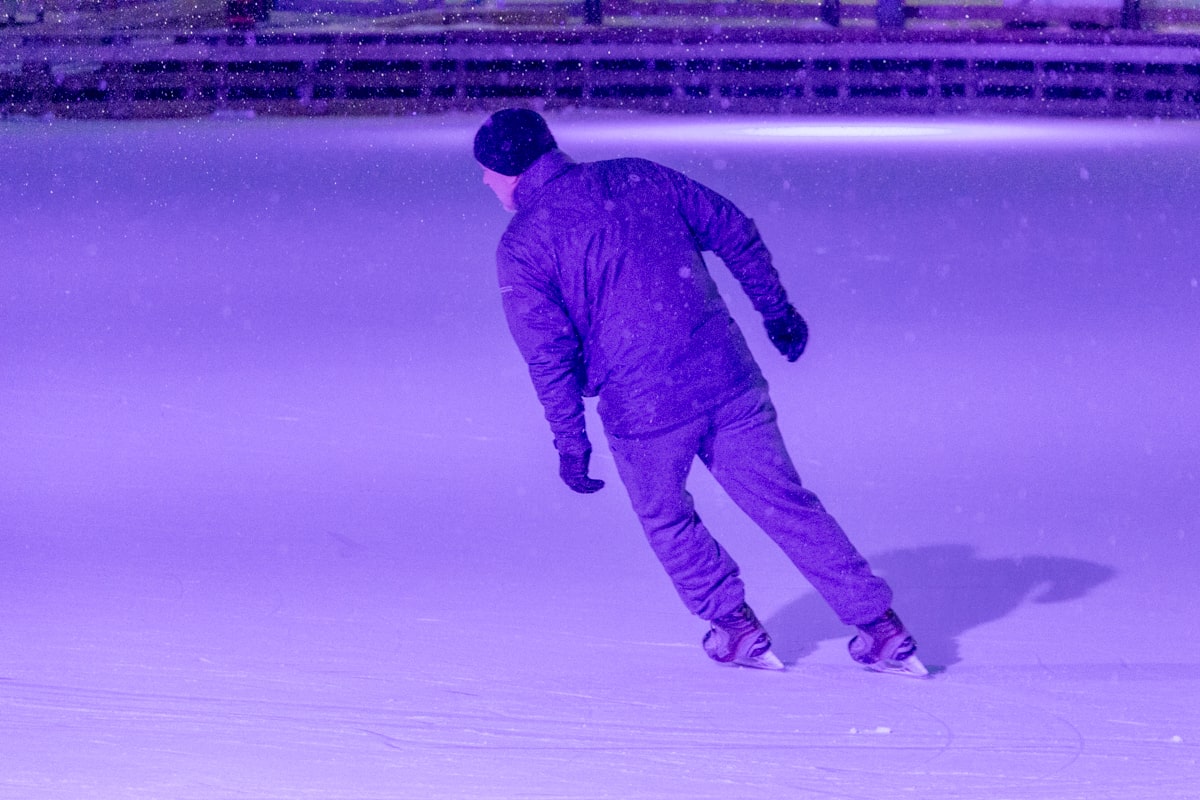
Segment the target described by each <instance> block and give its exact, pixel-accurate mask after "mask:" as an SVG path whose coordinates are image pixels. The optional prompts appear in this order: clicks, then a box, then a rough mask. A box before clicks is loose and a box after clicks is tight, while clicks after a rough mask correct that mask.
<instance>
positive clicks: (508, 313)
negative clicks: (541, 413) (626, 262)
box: [496, 237, 591, 455]
mask: <svg viewBox="0 0 1200 800" xmlns="http://www.w3.org/2000/svg"><path fill="white" fill-rule="evenodd" d="M496 266H497V275H498V277H499V281H500V297H501V302H502V304H503V306H504V316H505V318H506V319H507V320H508V329H509V331H510V332H511V333H512V337H513V340H514V341H515V342H516V344H517V349H518V350H520V351H521V356H522V357H523V358H524V359H525V362H526V363H527V364H528V365H529V377H530V378H531V379H532V380H533V388H534V390H535V391H536V392H537V396H538V399H539V400H540V401H541V403H542V408H543V409H545V412H546V421H547V422H549V423H550V430H551V431H552V432H553V434H554V447H555V449H557V450H558V452H559V453H563V454H570V455H580V454H582V453H583V452H584V451H585V450H588V449H590V447H591V445H590V444H589V442H588V437H587V431H586V427H585V422H584V416H583V378H582V376H583V374H584V361H583V347H582V344H581V343H580V340H579V334H578V332H577V331H576V329H575V326H574V324H573V323H572V322H571V319H570V317H569V316H568V315H567V311H566V307H565V305H564V303H563V299H562V293H561V290H560V288H559V286H558V282H557V280H556V279H555V277H554V276H555V270H554V266H553V264H549V263H546V260H545V259H544V258H531V257H529V256H528V255H527V254H526V253H523V252H522V248H520V247H518V246H516V245H514V244H513V243H512V242H511V241H509V240H508V239H507V237H506V238H505V239H502V240H501V242H500V247H499V250H498V251H497V254H496Z"/></svg>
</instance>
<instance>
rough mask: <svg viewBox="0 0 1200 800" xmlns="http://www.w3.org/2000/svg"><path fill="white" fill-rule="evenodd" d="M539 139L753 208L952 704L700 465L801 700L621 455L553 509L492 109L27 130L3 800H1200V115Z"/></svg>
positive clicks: (1, 462) (5, 353) (0, 300)
mask: <svg viewBox="0 0 1200 800" xmlns="http://www.w3.org/2000/svg"><path fill="white" fill-rule="evenodd" d="M550 121H551V124H552V125H553V126H554V128H555V132H556V134H557V135H558V138H559V141H560V143H561V144H562V146H563V147H564V149H566V150H567V151H568V152H570V153H571V154H572V155H574V156H575V157H576V158H580V159H591V158H602V157H609V156H619V155H640V156H647V157H650V158H655V159H657V160H660V161H662V162H664V163H667V164H669V165H671V166H674V167H677V168H680V169H683V170H685V171H687V172H689V173H690V174H692V175H693V176H694V177H696V178H698V179H700V180H701V181H703V182H705V183H708V184H709V185H711V186H713V187H714V188H716V189H717V190H719V191H721V192H723V193H724V194H726V195H728V196H729V197H731V198H732V199H734V200H735V201H736V202H737V203H738V204H739V205H741V206H742V207H743V208H744V209H745V210H747V211H748V212H749V213H750V214H751V215H752V216H754V217H755V218H756V220H757V221H758V224H759V226H760V228H761V230H762V231H763V234H764V236H765V238H766V240H767V242H768V244H769V245H770V246H771V248H772V250H773V252H774V254H775V256H776V261H777V264H778V266H779V268H780V270H781V272H782V274H783V276H784V280H785V283H786V285H787V286H788V288H789V291H790V292H791V295H792V297H793V299H794V301H795V302H796V304H797V306H798V307H799V308H800V310H801V311H802V312H803V313H804V314H805V315H806V316H807V317H808V319H809V322H810V324H811V325H812V330H813V337H812V341H811V345H810V348H809V352H808V353H807V354H806V355H805V356H804V358H802V359H801V360H800V361H799V362H797V363H796V364H794V365H789V364H788V363H787V362H786V361H784V360H783V359H781V358H779V357H778V356H777V355H776V354H775V353H774V351H773V350H772V349H771V348H770V345H769V344H768V343H767V341H766V337H765V335H763V334H762V330H761V326H760V323H759V321H758V320H757V319H755V318H754V315H753V312H752V310H751V309H750V308H749V306H748V304H747V303H745V302H744V299H743V298H741V297H740V296H738V295H737V289H736V286H735V285H734V284H733V282H732V281H731V280H730V279H729V278H728V277H727V276H725V277H724V278H723V279H722V281H723V282H722V285H723V287H724V290H725V291H726V294H727V297H728V298H729V299H730V302H731V307H732V308H733V311H734V314H735V316H736V317H737V318H738V319H739V321H740V322H741V323H742V325H743V327H744V329H745V330H746V332H747V335H748V336H749V338H750V339H751V341H752V346H753V347H754V348H755V351H756V353H757V354H758V355H759V357H760V360H761V362H762V363H763V365H764V368H765V370H766V372H767V376H768V379H769V380H770V381H771V385H772V391H773V394H774V397H775V400H776V404H777V405H778V406H779V407H780V412H781V419H782V425H783V429H784V432H785V435H786V436H787V437H788V439H789V443H790V446H791V447H792V449H793V455H794V457H795V459H796V461H797V463H798V465H799V466H800V469H801V473H802V475H803V476H804V477H805V480H806V482H807V483H808V484H809V485H811V486H812V487H813V488H814V489H815V490H816V491H817V492H818V493H819V494H820V495H821V497H822V499H823V500H825V502H826V503H827V505H828V506H829V507H830V508H831V510H833V511H834V513H835V514H837V515H838V516H839V518H840V519H841V521H842V523H843V524H844V525H845V527H846V528H847V530H848V531H849V532H850V534H851V536H852V537H853V538H854V540H855V542H856V543H857V544H858V545H859V547H860V548H861V549H862V550H863V551H864V552H865V553H866V554H867V555H868V557H869V558H870V559H871V561H872V563H873V564H874V565H875V566H876V568H878V569H879V570H880V571H881V572H883V573H884V574H886V575H887V577H888V578H889V580H890V581H891V582H892V583H893V585H894V586H895V588H896V589H897V594H898V598H897V608H898V609H899V610H900V612H901V614H902V615H903V616H904V619H905V621H906V622H907V623H908V624H909V626H910V627H911V628H912V629H913V631H914V633H915V634H916V635H917V637H918V639H919V641H920V644H921V655H922V657H923V659H924V660H925V662H926V663H927V664H929V665H931V666H935V667H937V668H938V672H937V674H936V675H935V677H934V678H932V679H930V680H927V681H914V680H905V679H900V678H894V677H886V676H880V675H874V674H869V673H866V672H864V671H862V670H860V669H858V668H857V667H856V666H855V665H854V664H853V663H852V662H851V661H850V660H849V658H848V657H847V656H846V653H845V645H846V641H847V639H848V638H849V635H850V632H849V631H847V630H846V629H844V628H842V627H841V626H840V625H839V624H838V623H837V621H836V620H835V619H834V618H833V617H832V615H831V613H830V612H829V611H828V609H827V608H826V607H825V606H824V605H823V603H822V602H821V601H820V600H819V599H818V598H816V597H815V596H814V595H813V593H812V591H811V590H810V588H809V587H808V586H807V585H806V584H805V583H804V581H803V580H802V579H801V578H800V577H799V576H798V575H796V574H795V572H794V570H793V569H792V568H791V567H790V565H789V564H788V563H787V562H786V561H785V560H784V559H783V557H782V555H781V554H780V553H778V552H777V551H776V550H775V549H774V548H773V546H772V545H771V544H770V543H769V542H768V541H766V539H765V537H764V536H762V535H761V534H760V533H759V532H758V531H757V530H756V529H754V528H753V526H752V525H751V524H750V523H749V522H748V521H747V520H746V519H745V518H743V517H742V516H741V515H740V514H739V513H738V512H737V510H736V509H735V508H733V507H732V506H731V504H730V503H729V501H728V500H727V499H725V498H724V496H723V495H721V494H720V492H719V491H717V489H716V488H715V486H714V485H713V483H712V481H711V480H710V479H708V478H707V476H706V475H704V474H703V473H702V471H699V472H697V474H696V476H695V479H694V482H693V493H694V494H695V495H696V499H697V505H698V508H699V509H700V512H701V513H702V514H703V515H704V517H705V520H706V522H707V523H708V525H709V527H710V528H711V529H712V530H713V531H714V532H715V533H716V535H717V536H719V537H720V538H721V539H722V541H723V542H724V543H725V544H726V545H727V546H728V547H729V548H730V549H731V550H732V551H733V552H734V554H735V555H736V556H737V557H738V559H739V561H740V562H741V563H742V566H743V569H744V574H745V577H746V579H747V582H748V586H749V591H750V599H751V602H752V603H754V605H755V608H756V610H757V611H758V612H759V615H760V617H762V618H763V620H764V622H765V623H766V624H767V626H768V627H769V628H770V629H771V631H772V633H773V635H774V637H775V640H776V646H777V652H778V653H779V655H780V656H781V657H782V658H783V660H784V661H785V662H786V663H787V664H788V667H789V669H788V670H787V671H786V672H783V673H780V674H763V673H757V672H752V671H747V670H735V669H722V668H720V667H717V666H716V665H714V664H712V663H710V662H709V661H708V660H707V659H706V658H705V657H704V654H703V652H702V651H701V649H700V647H699V639H700V636H701V635H702V633H703V631H704V626H703V624H702V623H699V622H698V621H696V620H693V619H691V618H689V617H688V616H687V615H686V613H685V612H684V611H683V609H682V607H681V606H680V605H679V603H678V600H677V599H676V598H675V596H674V595H673V593H672V591H671V589H670V586H669V584H668V583H667V581H666V579H665V577H664V576H663V575H662V574H661V572H660V570H659V568H658V566H657V565H656V564H655V563H653V558H652V557H651V555H650V553H649V551H648V549H647V548H646V546H645V544H644V542H643V541H642V539H641V533H640V531H639V529H638V526H637V522H636V520H635V518H634V516H633V514H632V512H631V511H630V510H629V508H628V506H627V501H626V498H625V496H624V493H623V490H622V489H621V487H620V485H619V482H618V481H617V480H616V479H615V478H616V476H615V475H614V474H613V471H612V463H611V460H610V459H609V457H608V456H607V452H606V451H603V437H602V436H600V435H599V429H598V427H595V428H594V430H595V433H596V435H594V436H593V441H594V442H595V443H596V444H597V447H598V452H597V454H596V458H595V460H594V468H595V472H596V474H597V475H598V477H602V478H606V479H608V481H609V486H608V488H607V489H606V490H605V491H603V492H601V493H599V494H597V495H595V496H590V497H582V496H576V495H573V494H571V493H570V492H569V491H568V490H566V489H565V488H564V487H563V486H561V485H560V484H559V482H558V479H557V475H556V471H555V461H554V454H553V451H552V449H551V446H550V442H549V434H548V432H547V431H546V429H545V425H544V422H543V420H542V419H541V412H540V409H539V407H538V406H537V403H536V400H535V398H534V396H533V393H532V390H531V389H530V387H529V385H528V380H527V376H526V375H525V372H524V366H523V364H522V363H521V361H520V359H519V357H518V356H517V353H516V351H515V348H514V347H513V346H512V345H511V343H510V342H509V340H508V334H507V331H506V330H505V328H504V324H503V320H502V317H501V314H500V310H499V306H498V301H497V298H496V290H495V286H494V279H493V263H492V255H493V252H494V248H495V244H496V241H497V238H498V237H499V235H500V232H501V231H502V230H503V226H504V225H505V223H506V220H507V217H506V215H505V214H504V213H503V212H502V211H501V210H500V209H499V207H498V206H497V205H496V202H495V199H494V197H492V195H491V193H490V192H489V191H488V190H487V189H486V188H485V187H484V186H483V185H482V184H481V182H480V174H479V171H478V169H477V167H476V166H475V165H474V164H473V162H472V161H471V158H470V153H469V142H470V139H471V136H472V134H473V132H474V128H475V126H476V125H477V124H478V122H479V120H478V119H476V118H474V117H466V116H449V117H435V118H408V119H369V120H343V119H338V120H332V119H318V120H274V119H256V120H236V119H232V120H231V119H214V120H201V121H166V122H123V123H110V122H43V121H35V120H6V121H2V122H0V164H2V165H3V167H2V170H0V254H2V258H3V264H2V267H0V604H2V605H0V642H2V645H0V765H2V767H0V797H2V798H12V799H13V800H17V799H18V798H19V799H20V800H43V799H46V800H49V799H50V798H55V799H57V798H81V797H94V798H104V799H105V800H108V799H115V798H121V800H125V799H126V798H163V797H171V798H174V800H187V799H189V798H197V799H200V798H205V799H207V798H228V797H257V798H305V797H311V798H321V799H322V800H332V799H333V798H414V800H417V799H419V800H436V799H437V798H454V799H455V800H461V799H462V798H535V797H536V798H606V797H612V798H647V799H650V798H654V799H657V798H664V799H665V798H689V800H695V799H697V798H725V799H727V798H757V797H762V796H772V797H796V798H807V797H814V798H815V797H820V798H865V797H872V798H874V797H896V796H908V797H915V798H955V799H956V800H1005V799H1006V798H1014V799H1021V800H1024V799H1025V798H1029V799H1031V800H1033V799H1037V800H1041V799H1043V798H1044V799H1045V800H1072V799H1073V798H1078V799H1079V800H1084V799H1085V798H1086V800H1102V799H1103V798H1121V799H1122V800H1127V799H1128V798H1134V797H1154V798H1158V799H1159V800H1182V798H1189V797H1193V796H1194V794H1195V791H1196V786H1197V780H1198V779H1200V767H1198V765H1197V757H1198V756H1200V749H1198V748H1197V742H1198V741H1200V723H1198V722H1197V720H1196V716H1195V711H1194V706H1195V702H1194V701H1195V698H1196V697H1197V696H1198V694H1200V685H1198V683H1197V680H1198V679H1197V674H1196V673H1197V670H1196V664H1197V662H1198V661H1200V644H1198V636H1197V634H1198V633H1200V631H1197V627H1196V622H1195V620H1196V606H1197V602H1198V601H1200V592H1198V590H1197V588H1196V587H1197V582H1196V580H1195V574H1196V569H1197V565H1198V563H1200V560H1198V556H1200V545H1198V539H1200V537H1198V536H1197V519H1198V518H1200V502H1198V501H1197V497H1198V496H1200V491H1198V488H1200V487H1198V486H1197V455H1198V450H1197V442H1198V441H1200V439H1198V435H1197V434H1198V432H1200V423H1198V421H1197V414H1196V398H1197V396H1200V369H1198V368H1197V366H1196V365H1197V364H1200V307H1198V306H1197V303H1198V302H1200V299H1198V296H1197V293H1196V291H1195V287H1196V274H1195V263H1196V252H1195V246H1196V238H1195V236H1194V231H1195V225H1196V220H1195V217H1196V209H1197V208H1198V207H1200V190H1198V189H1197V186H1200V174H1198V173H1197V165H1196V164H1197V162H1196V158H1195V154H1196V152H1197V146H1198V145H1200V127H1198V126H1196V125H1195V124H1194V123H1187V122H1162V123H1156V122H1127V121H1090V122H1080V121H1065V120H1058V121H1036V122H1023V121H1022V122H1014V121H1012V120H1006V121H969V122H959V121H953V120H945V119H938V120H936V121H924V120H905V121H903V122H896V121H847V120H802V119H796V120H788V119H741V118H727V119H724V120H706V119H691V118H683V119H678V118H673V119H665V118H664V119H658V118H652V117H631V116H626V115H612V114H609V115H605V114H595V115H592V114H576V115H567V114H562V115H559V116H551V119H550ZM714 269H715V272H717V273H718V275H720V274H721V271H720V267H719V266H717V267H715V268H714ZM591 422H592V424H593V426H596V425H597V423H596V421H595V419H594V418H592V419H591Z"/></svg>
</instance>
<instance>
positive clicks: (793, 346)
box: [763, 303, 808, 361]
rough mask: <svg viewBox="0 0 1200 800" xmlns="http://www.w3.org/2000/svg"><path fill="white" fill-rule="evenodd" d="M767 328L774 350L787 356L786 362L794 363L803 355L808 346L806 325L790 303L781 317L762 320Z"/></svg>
mask: <svg viewBox="0 0 1200 800" xmlns="http://www.w3.org/2000/svg"><path fill="white" fill-rule="evenodd" d="M763 325H765V326H766V328H767V336H769V337H770V338H771V344H773V345H775V349H776V350H778V351H779V352H780V353H783V354H784V355H785V356H787V360H788V361H795V360H796V359H797V358H799V357H800V356H801V355H803V354H804V348H805V346H806V345H807V344H808V323H806V322H805V321H804V317H802V316H800V314H799V312H797V311H796V309H794V308H792V305H791V303H789V304H788V306H787V309H786V310H785V311H784V312H783V316H780V317H773V318H771V319H767V320H763Z"/></svg>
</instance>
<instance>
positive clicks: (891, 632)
mask: <svg viewBox="0 0 1200 800" xmlns="http://www.w3.org/2000/svg"><path fill="white" fill-rule="evenodd" d="M858 630H859V634H858V635H857V636H855V637H854V638H853V639H851V640H850V657H851V658H853V659H854V660H855V661H857V662H858V663H860V664H862V665H864V666H865V667H866V668H867V669H869V670H872V671H873V672H887V673H891V674H893V675H909V676H911V677H914V678H924V677H926V676H928V675H929V670H928V669H926V668H925V665H924V664H922V663H921V660H920V659H919V658H917V643H916V642H915V641H913V637H912V634H910V633H909V632H908V629H906V628H905V627H904V623H903V622H901V621H900V617H898V616H896V612H895V611H892V610H891V609H890V608H889V609H888V610H887V613H886V614H884V615H883V616H882V617H880V618H879V619H877V620H875V621H874V622H868V623H867V624H866V625H859V626H858Z"/></svg>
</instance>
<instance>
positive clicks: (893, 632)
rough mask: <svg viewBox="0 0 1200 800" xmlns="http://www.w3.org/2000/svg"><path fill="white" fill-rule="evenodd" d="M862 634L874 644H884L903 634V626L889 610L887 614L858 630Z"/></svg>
mask: <svg viewBox="0 0 1200 800" xmlns="http://www.w3.org/2000/svg"><path fill="white" fill-rule="evenodd" d="M859 630H861V631H862V632H863V633H865V634H867V635H868V636H870V637H871V638H872V639H874V640H875V641H876V642H886V641H887V640H888V639H891V638H892V637H894V636H897V635H899V634H901V633H904V624H903V623H902V622H900V618H899V617H898V616H896V612H895V611H892V610H891V609H890V608H889V609H888V610H887V613H886V614H884V615H883V616H882V617H880V618H879V619H877V620H875V621H874V622H868V623H867V624H866V625H863V626H861V627H860V628H859Z"/></svg>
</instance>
